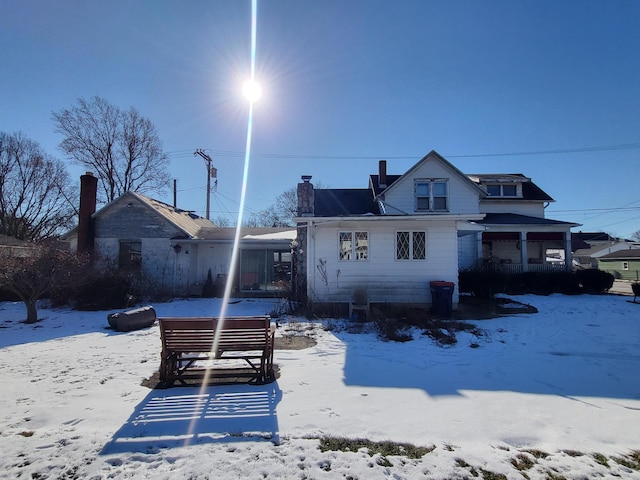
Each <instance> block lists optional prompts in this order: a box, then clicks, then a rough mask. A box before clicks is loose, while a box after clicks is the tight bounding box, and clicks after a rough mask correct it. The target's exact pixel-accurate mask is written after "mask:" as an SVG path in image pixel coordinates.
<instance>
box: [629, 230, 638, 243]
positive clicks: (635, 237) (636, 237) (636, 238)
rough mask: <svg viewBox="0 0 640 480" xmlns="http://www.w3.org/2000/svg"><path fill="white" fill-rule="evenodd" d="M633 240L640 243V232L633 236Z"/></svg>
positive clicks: (634, 233)
mask: <svg viewBox="0 0 640 480" xmlns="http://www.w3.org/2000/svg"><path fill="white" fill-rule="evenodd" d="M631 239H632V240H635V241H636V242H640V230H638V231H637V232H633V233H632V234H631Z"/></svg>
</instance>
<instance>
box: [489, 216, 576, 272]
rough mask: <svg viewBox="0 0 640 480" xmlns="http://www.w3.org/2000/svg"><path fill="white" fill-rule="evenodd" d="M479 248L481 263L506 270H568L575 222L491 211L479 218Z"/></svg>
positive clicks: (570, 267)
mask: <svg viewBox="0 0 640 480" xmlns="http://www.w3.org/2000/svg"><path fill="white" fill-rule="evenodd" d="M479 223H482V225H483V226H484V228H485V230H484V231H483V232H482V233H481V234H479V235H478V243H479V245H478V252H479V253H480V255H481V256H480V258H479V260H481V261H482V262H483V263H484V264H490V265H495V266H496V267H498V268H500V269H501V270H503V271H506V272H509V273H522V272H548V271H570V270H571V269H572V262H571V231H570V229H571V227H572V226H575V225H576V224H573V223H568V222H560V221H557V220H549V219H544V218H535V217H525V216H523V215H500V216H498V215H492V214H487V217H486V218H485V219H484V220H483V221H482V222H479Z"/></svg>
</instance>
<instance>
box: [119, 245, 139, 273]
mask: <svg viewBox="0 0 640 480" xmlns="http://www.w3.org/2000/svg"><path fill="white" fill-rule="evenodd" d="M118 267H119V268H120V269H121V270H126V271H128V272H138V271H140V270H141V269H142V243H141V242H120V253H119V255H118Z"/></svg>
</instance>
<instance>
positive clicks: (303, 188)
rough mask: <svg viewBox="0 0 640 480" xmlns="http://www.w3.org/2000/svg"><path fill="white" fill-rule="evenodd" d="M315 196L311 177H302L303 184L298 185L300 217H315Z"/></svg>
mask: <svg viewBox="0 0 640 480" xmlns="http://www.w3.org/2000/svg"><path fill="white" fill-rule="evenodd" d="M314 210H315V208H314V194H313V183H311V175H302V183H299V184H298V216H299V217H313V215H314Z"/></svg>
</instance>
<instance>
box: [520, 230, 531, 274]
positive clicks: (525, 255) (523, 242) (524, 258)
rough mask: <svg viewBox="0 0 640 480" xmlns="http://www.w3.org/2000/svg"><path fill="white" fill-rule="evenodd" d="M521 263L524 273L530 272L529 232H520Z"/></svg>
mask: <svg viewBox="0 0 640 480" xmlns="http://www.w3.org/2000/svg"><path fill="white" fill-rule="evenodd" d="M520 261H521V263H522V271H523V272H528V271H529V252H528V251H527V232H520Z"/></svg>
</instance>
